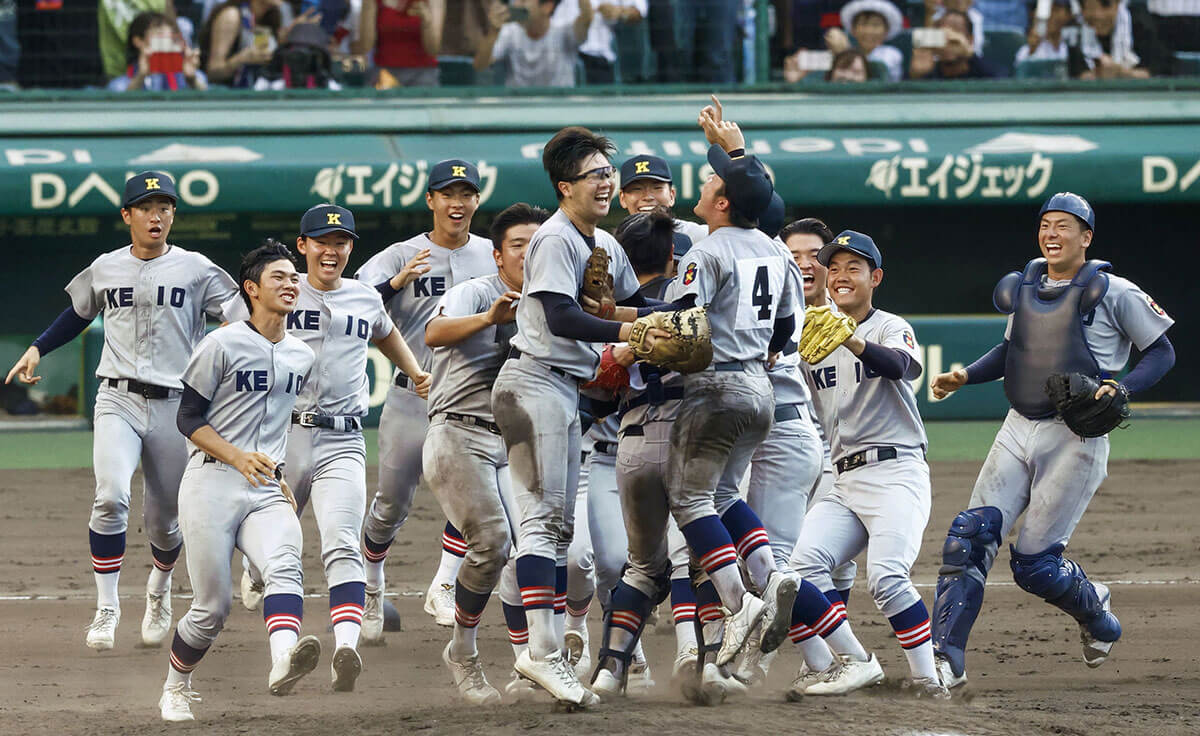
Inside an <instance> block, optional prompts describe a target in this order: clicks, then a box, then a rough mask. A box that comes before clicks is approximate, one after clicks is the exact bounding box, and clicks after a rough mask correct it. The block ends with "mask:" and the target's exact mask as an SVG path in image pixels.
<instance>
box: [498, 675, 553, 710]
mask: <svg viewBox="0 0 1200 736" xmlns="http://www.w3.org/2000/svg"><path fill="white" fill-rule="evenodd" d="M542 692H545V691H544V690H542V689H541V688H540V687H538V686H537V684H535V683H534V682H533V680H530V679H529V678H528V677H525V676H523V675H522V674H521V673H520V672H517V671H516V670H513V673H512V679H511V680H509V681H508V684H507V685H505V686H504V694H505V695H507V696H508V699H509V700H511V701H513V702H515V703H521V702H524V701H526V700H533V699H534V698H536V697H537V696H538V693H542Z"/></svg>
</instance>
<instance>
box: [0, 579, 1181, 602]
mask: <svg viewBox="0 0 1200 736" xmlns="http://www.w3.org/2000/svg"><path fill="white" fill-rule="evenodd" d="M1098 582H1101V583H1103V584H1105V585H1107V586H1109V587H1110V588H1111V587H1113V586H1124V585H1200V579H1192V578H1184V579H1182V580H1100V581H1098ZM913 585H914V586H915V587H917V588H934V587H937V583H936V582H933V583H913ZM1016 585H1017V584H1016V583H1012V582H1005V581H996V582H994V583H992V582H989V583H988V584H987V587H989V588H992V587H996V588H1015V587H1016ZM492 595H499V593H498V592H496V591H493V592H492ZM328 596H329V594H328V593H305V594H304V597H305V598H327V597H328ZM385 596H386V597H388V598H423V597H424V596H425V591H424V590H423V589H419V588H405V589H402V590H399V591H394V590H389V591H388V592H387V593H385ZM95 597H96V596H95V593H92V592H90V591H71V592H66V591H64V592H61V593H52V592H42V593H0V602H5V601H71V600H92V599H94V598H95ZM119 597H120V598H121V599H122V600H137V599H140V598H142V597H143V595H142V594H140V593H138V594H134V593H124V594H122V595H120V596H119ZM172 597H173V598H177V599H180V600H191V598H192V594H191V593H174V594H173V595H172Z"/></svg>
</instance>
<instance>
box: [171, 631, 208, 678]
mask: <svg viewBox="0 0 1200 736" xmlns="http://www.w3.org/2000/svg"><path fill="white" fill-rule="evenodd" d="M207 652H208V647H204V648H203V649H197V648H196V647H193V646H191V645H189V644H188V643H187V642H185V641H184V640H183V638H182V637H181V636H179V630H178V629H176V630H175V639H174V640H173V641H172V642H171V657H170V661H169V664H168V666H167V684H168V685H178V684H181V683H182V684H184V685H190V684H191V682H192V670H194V669H196V665H198V664H200V660H201V659H203V658H204V655H205V654H206V653H207Z"/></svg>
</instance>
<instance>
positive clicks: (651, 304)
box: [622, 294, 696, 317]
mask: <svg viewBox="0 0 1200 736" xmlns="http://www.w3.org/2000/svg"><path fill="white" fill-rule="evenodd" d="M645 301H646V305H647V306H644V307H638V310H637V316H639V317H645V316H646V315H647V314H650V313H651V312H674V311H677V310H680V309H691V308H692V307H693V306H695V304H696V295H695V294H685V295H684V296H681V297H679V298H678V299H676V300H675V301H673V302H660V301H658V300H657V299H646V300H645ZM622 306H625V305H622Z"/></svg>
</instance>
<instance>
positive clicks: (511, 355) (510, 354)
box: [508, 348, 579, 381]
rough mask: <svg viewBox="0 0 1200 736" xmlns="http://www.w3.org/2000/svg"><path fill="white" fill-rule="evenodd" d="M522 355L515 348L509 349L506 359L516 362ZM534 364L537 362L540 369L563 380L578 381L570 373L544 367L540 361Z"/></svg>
mask: <svg viewBox="0 0 1200 736" xmlns="http://www.w3.org/2000/svg"><path fill="white" fill-rule="evenodd" d="M522 355H523V353H522V352H521V351H520V350H517V349H516V348H511V349H509V351H508V359H509V360H517V359H519V358H520V357H521V356H522ZM535 362H537V364H538V365H540V366H541V367H543V368H545V369H546V370H548V371H550V372H551V373H553V374H555V375H559V376H562V377H563V378H569V379H571V380H572V381H578V380H579V379H578V378H576V377H575V376H572V375H571V374H570V373H567V372H566V371H564V370H563V369H562V368H557V367H555V366H552V365H546V364H545V363H542V362H541V361H535Z"/></svg>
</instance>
